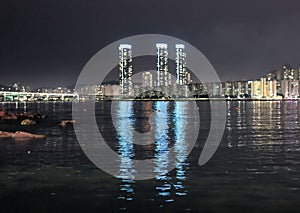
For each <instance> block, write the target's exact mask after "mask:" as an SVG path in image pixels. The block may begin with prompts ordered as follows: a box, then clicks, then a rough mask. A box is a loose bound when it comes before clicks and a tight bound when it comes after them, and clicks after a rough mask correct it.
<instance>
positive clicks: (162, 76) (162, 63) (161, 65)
mask: <svg viewBox="0 0 300 213" xmlns="http://www.w3.org/2000/svg"><path fill="white" fill-rule="evenodd" d="M167 48H168V45H167V44H164V43H157V44H156V49H157V85H156V86H158V87H166V86H168V83H169V75H168V49H167Z"/></svg>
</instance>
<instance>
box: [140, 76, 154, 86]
mask: <svg viewBox="0 0 300 213" xmlns="http://www.w3.org/2000/svg"><path fill="white" fill-rule="evenodd" d="M152 82H153V81H152V74H151V72H143V74H142V86H143V87H150V88H151V87H152V86H153V85H152Z"/></svg>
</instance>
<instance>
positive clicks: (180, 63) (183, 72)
mask: <svg viewBox="0 0 300 213" xmlns="http://www.w3.org/2000/svg"><path fill="white" fill-rule="evenodd" d="M175 48H176V58H175V60H176V83H177V84H179V85H185V84H187V83H188V77H189V72H188V71H187V69H186V53H185V51H184V48H185V46H184V45H183V44H176V45H175Z"/></svg>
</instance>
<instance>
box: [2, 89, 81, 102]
mask: <svg viewBox="0 0 300 213" xmlns="http://www.w3.org/2000/svg"><path fill="white" fill-rule="evenodd" d="M74 99H78V95H77V94H75V93H42V92H13V91H0V101H72V100H74Z"/></svg>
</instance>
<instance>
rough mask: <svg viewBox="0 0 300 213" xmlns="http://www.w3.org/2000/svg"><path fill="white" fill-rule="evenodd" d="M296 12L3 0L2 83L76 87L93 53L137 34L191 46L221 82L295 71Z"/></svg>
mask: <svg viewBox="0 0 300 213" xmlns="http://www.w3.org/2000/svg"><path fill="white" fill-rule="evenodd" d="M299 7H300V2H299V1H292V0H286V1H282V0H265V1H264V0H260V1H255V0H254V1H253V0H251V1H250V0H248V1H241V0H226V1H224V0H219V1H214V0H213V1H202V0H195V1H192V0H189V1H179V0H173V1H171V0H169V1H163V0H162V1H141V0H134V1H129V0H128V1H117V0H115V1H99V0H98V1H89V0H85V1H83V0H72V1H67V0H60V1H58V0H52V1H49V0H39V1H37V0H36V1H32V0H27V1H5V2H2V4H1V13H0V24H1V28H0V41H1V48H0V71H1V79H0V83H4V84H7V83H9V82H14V81H18V82H23V83H26V84H30V85H32V86H34V87H39V86H43V85H45V86H57V85H70V84H73V83H74V82H75V81H76V79H77V76H78V75H79V73H80V71H81V69H82V68H83V66H84V65H85V63H86V62H87V61H88V60H89V58H90V57H92V56H93V55H94V54H95V53H96V52H97V51H98V50H100V49H101V48H103V47H104V46H106V45H107V44H109V43H111V42H113V41H115V40H118V39H121V38H124V37H126V36H130V35H135V34H142V33H160V34H167V35H171V36H175V37H178V38H180V39H183V40H186V41H187V42H190V43H191V44H193V45H194V46H196V47H197V48H199V49H200V50H201V51H202V52H203V53H204V54H205V55H206V56H207V58H208V59H209V60H210V61H211V63H212V64H213V65H214V67H215V68H216V71H217V72H218V73H219V75H220V77H221V79H222V80H228V79H249V78H257V77H260V76H261V75H263V74H264V73H266V72H267V71H269V70H272V69H277V68H280V67H281V65H282V64H284V63H290V64H291V65H292V66H294V67H298V66H299V65H300V64H299V63H300V62H299V59H300V51H299V50H300V42H299V40H300V28H299V20H300V10H299Z"/></svg>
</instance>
